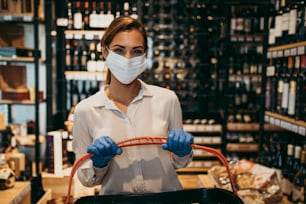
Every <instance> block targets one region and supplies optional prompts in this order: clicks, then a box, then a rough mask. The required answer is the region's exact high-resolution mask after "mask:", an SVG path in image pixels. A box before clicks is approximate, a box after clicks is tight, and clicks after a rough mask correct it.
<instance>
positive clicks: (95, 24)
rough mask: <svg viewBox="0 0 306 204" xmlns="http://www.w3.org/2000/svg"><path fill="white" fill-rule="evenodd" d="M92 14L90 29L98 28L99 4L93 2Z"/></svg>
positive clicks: (90, 16)
mask: <svg viewBox="0 0 306 204" xmlns="http://www.w3.org/2000/svg"><path fill="white" fill-rule="evenodd" d="M91 7H92V12H91V13H90V15H89V27H90V28H98V19H99V16H98V13H97V2H96V1H93V2H92V4H91Z"/></svg>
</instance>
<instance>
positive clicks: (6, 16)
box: [3, 15, 13, 21]
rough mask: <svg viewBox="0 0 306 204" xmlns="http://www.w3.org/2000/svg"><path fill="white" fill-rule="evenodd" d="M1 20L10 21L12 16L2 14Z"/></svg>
mask: <svg viewBox="0 0 306 204" xmlns="http://www.w3.org/2000/svg"><path fill="white" fill-rule="evenodd" d="M3 20H5V21H12V20H13V16H10V15H5V16H3Z"/></svg>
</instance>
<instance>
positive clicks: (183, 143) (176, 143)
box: [162, 129, 193, 157]
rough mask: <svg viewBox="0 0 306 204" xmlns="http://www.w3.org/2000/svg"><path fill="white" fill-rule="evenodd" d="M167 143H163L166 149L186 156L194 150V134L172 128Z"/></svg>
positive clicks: (180, 155)
mask: <svg viewBox="0 0 306 204" xmlns="http://www.w3.org/2000/svg"><path fill="white" fill-rule="evenodd" d="M167 142H168V143H167V144H162V148H163V149H164V150H169V151H171V152H173V153H174V154H176V155H177V156H179V157H184V156H186V155H188V154H190V152H191V151H192V147H191V146H190V144H192V143H193V135H191V134H190V133H188V132H185V131H183V130H179V129H176V130H170V132H169V135H168V139H167Z"/></svg>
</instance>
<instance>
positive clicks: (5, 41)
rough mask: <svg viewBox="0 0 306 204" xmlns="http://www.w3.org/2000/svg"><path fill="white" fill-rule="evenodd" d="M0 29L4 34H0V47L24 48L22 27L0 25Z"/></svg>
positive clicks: (8, 24) (10, 24)
mask: <svg viewBox="0 0 306 204" xmlns="http://www.w3.org/2000/svg"><path fill="white" fill-rule="evenodd" d="M0 1H1V0H0ZM1 29H3V30H5V32H0V47H17V48H23V47H24V27H23V26H22V25H18V24H12V23H1Z"/></svg>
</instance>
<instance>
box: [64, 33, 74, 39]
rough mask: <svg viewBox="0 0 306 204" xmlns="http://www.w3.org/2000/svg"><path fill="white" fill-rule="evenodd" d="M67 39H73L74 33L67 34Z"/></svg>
mask: <svg viewBox="0 0 306 204" xmlns="http://www.w3.org/2000/svg"><path fill="white" fill-rule="evenodd" d="M65 38H66V39H73V34H72V33H66V34H65Z"/></svg>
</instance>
